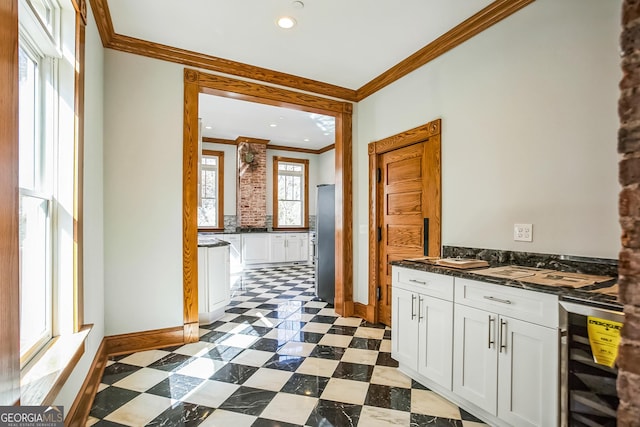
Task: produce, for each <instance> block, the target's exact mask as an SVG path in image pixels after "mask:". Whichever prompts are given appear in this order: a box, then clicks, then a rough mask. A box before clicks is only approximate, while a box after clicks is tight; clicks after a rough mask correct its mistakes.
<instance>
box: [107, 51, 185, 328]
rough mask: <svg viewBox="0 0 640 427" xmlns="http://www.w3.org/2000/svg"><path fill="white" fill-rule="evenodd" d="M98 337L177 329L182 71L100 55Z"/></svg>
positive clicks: (120, 56)
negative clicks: (101, 306) (101, 292)
mask: <svg viewBox="0 0 640 427" xmlns="http://www.w3.org/2000/svg"><path fill="white" fill-rule="evenodd" d="M104 85H105V88H108V90H106V91H105V105H104V126H105V132H104V180H105V186H104V215H105V218H104V221H105V334H106V335H114V334H120V333H128V332H136V331H146V330H151V329H158V328H166V327H174V326H179V325H182V323H183V315H182V115H183V111H182V108H183V107H182V105H183V67H182V66H181V65H178V64H172V63H168V62H163V61H158V60H154V59H149V58H145V57H142V56H136V55H131V54H127V53H121V52H116V51H113V50H106V51H105V68H104Z"/></svg>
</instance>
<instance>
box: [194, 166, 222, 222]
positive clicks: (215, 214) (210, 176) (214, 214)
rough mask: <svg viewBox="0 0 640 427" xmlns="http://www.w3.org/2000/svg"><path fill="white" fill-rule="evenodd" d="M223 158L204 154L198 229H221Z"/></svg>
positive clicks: (201, 170)
mask: <svg viewBox="0 0 640 427" xmlns="http://www.w3.org/2000/svg"><path fill="white" fill-rule="evenodd" d="M221 162H222V156H219V155H210V154H209V155H207V154H204V155H203V156H202V160H201V169H200V174H201V175H200V206H198V228H221V227H222V225H221V224H220V209H221V203H220V202H221V200H220V197H219V195H220V185H221V182H222V176H221V174H220V164H221Z"/></svg>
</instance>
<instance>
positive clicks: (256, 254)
mask: <svg viewBox="0 0 640 427" xmlns="http://www.w3.org/2000/svg"><path fill="white" fill-rule="evenodd" d="M242 259H243V260H244V262H245V264H258V263H263V262H269V235H268V234H244V235H243V236H242Z"/></svg>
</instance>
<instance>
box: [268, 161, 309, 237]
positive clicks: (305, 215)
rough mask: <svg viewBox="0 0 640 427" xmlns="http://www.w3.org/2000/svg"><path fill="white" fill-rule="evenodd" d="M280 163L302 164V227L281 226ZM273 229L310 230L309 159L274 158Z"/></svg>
mask: <svg viewBox="0 0 640 427" xmlns="http://www.w3.org/2000/svg"><path fill="white" fill-rule="evenodd" d="M280 163H294V164H300V165H302V167H303V169H304V170H303V174H302V175H303V180H304V182H303V184H302V185H303V189H302V197H303V200H302V225H300V226H290V225H285V226H282V227H281V226H280V224H279V223H278V209H279V202H280V197H279V194H278V178H279V177H280V170H279V165H280ZM272 175H273V191H272V192H273V229H274V230H308V229H309V159H297V158H293V157H281V156H273V171H272Z"/></svg>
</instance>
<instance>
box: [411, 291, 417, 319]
mask: <svg viewBox="0 0 640 427" xmlns="http://www.w3.org/2000/svg"><path fill="white" fill-rule="evenodd" d="M415 302H416V296H415V295H414V294H411V320H413V319H415V318H416V313H415V306H414V305H415Z"/></svg>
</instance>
